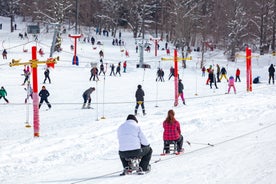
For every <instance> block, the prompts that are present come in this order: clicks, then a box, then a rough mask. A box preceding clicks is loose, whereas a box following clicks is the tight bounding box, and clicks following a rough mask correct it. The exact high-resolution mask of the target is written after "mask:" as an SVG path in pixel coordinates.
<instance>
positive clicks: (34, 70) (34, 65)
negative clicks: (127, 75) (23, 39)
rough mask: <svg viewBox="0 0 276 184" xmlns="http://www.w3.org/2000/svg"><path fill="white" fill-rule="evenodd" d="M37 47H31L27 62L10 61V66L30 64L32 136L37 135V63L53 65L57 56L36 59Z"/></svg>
mask: <svg viewBox="0 0 276 184" xmlns="http://www.w3.org/2000/svg"><path fill="white" fill-rule="evenodd" d="M36 52H37V48H36V46H33V47H32V59H31V60H29V61H27V62H20V60H15V59H13V60H12V62H10V67H12V66H19V65H29V64H30V65H31V68H32V74H33V75H32V76H33V77H32V78H33V85H32V86H33V94H32V95H33V125H34V137H39V129H40V127H39V102H38V99H39V98H38V79H37V66H38V64H51V65H54V64H55V63H56V60H59V57H57V58H49V59H47V60H46V61H38V60H37V53H36Z"/></svg>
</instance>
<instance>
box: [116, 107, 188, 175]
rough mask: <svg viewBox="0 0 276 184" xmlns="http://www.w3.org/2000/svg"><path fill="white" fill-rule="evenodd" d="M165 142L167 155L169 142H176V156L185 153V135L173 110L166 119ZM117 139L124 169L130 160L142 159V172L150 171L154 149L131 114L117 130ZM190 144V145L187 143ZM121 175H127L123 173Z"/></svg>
mask: <svg viewBox="0 0 276 184" xmlns="http://www.w3.org/2000/svg"><path fill="white" fill-rule="evenodd" d="M162 126H163V142H164V151H165V153H167V154H168V153H170V150H169V149H168V146H167V145H166V144H167V143H168V141H175V142H176V145H177V146H176V147H177V148H176V149H177V152H176V155H178V154H180V153H181V152H183V151H184V149H183V135H182V134H181V127H180V123H179V121H178V120H176V118H175V112H174V111H173V110H172V109H171V110H169V111H168V113H167V117H166V119H165V120H164V121H163V124H162ZM117 137H118V141H119V152H118V154H119V157H120V160H121V163H122V165H123V168H124V169H125V168H127V167H128V161H127V159H129V158H140V159H141V161H140V163H139V166H140V170H141V171H144V172H149V171H150V160H151V157H152V152H153V150H152V148H151V146H150V143H149V141H148V140H147V138H146V136H145V134H144V133H143V131H142V129H141V127H140V126H139V125H138V120H137V118H136V117H135V116H134V115H132V114H129V115H128V116H127V119H126V121H125V122H124V123H123V124H121V125H120V126H119V128H118V130H117ZM187 143H188V144H190V143H189V142H188V141H187ZM121 175H125V172H123V173H122V174H121Z"/></svg>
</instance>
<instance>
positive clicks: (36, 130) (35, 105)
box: [31, 46, 39, 137]
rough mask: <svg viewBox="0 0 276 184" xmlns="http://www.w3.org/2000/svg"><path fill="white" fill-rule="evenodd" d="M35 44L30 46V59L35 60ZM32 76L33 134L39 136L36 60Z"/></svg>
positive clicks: (33, 64) (32, 65)
mask: <svg viewBox="0 0 276 184" xmlns="http://www.w3.org/2000/svg"><path fill="white" fill-rule="evenodd" d="M36 50H37V49H36V46H33V47H32V60H33V61H36V60H37V55H36ZM31 67H32V74H33V75H32V76H33V113H34V114H33V121H34V122H33V124H34V136H35V137H39V99H38V80H37V62H32V64H31Z"/></svg>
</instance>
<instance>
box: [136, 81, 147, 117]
mask: <svg viewBox="0 0 276 184" xmlns="http://www.w3.org/2000/svg"><path fill="white" fill-rule="evenodd" d="M144 96H145V92H144V90H143V89H142V86H141V85H140V84H139V85H138V86H137V90H136V93H135V97H136V106H135V111H134V113H135V116H136V115H137V110H138V108H139V105H141V107H142V111H143V115H144V116H145V115H146V112H145V106H144Z"/></svg>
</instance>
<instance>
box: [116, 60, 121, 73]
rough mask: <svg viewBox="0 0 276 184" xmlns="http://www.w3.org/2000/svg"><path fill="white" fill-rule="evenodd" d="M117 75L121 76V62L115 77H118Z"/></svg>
mask: <svg viewBox="0 0 276 184" xmlns="http://www.w3.org/2000/svg"><path fill="white" fill-rule="evenodd" d="M117 73H118V74H119V75H120V76H121V62H119V63H118V66H117V67H116V73H115V75H117Z"/></svg>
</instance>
